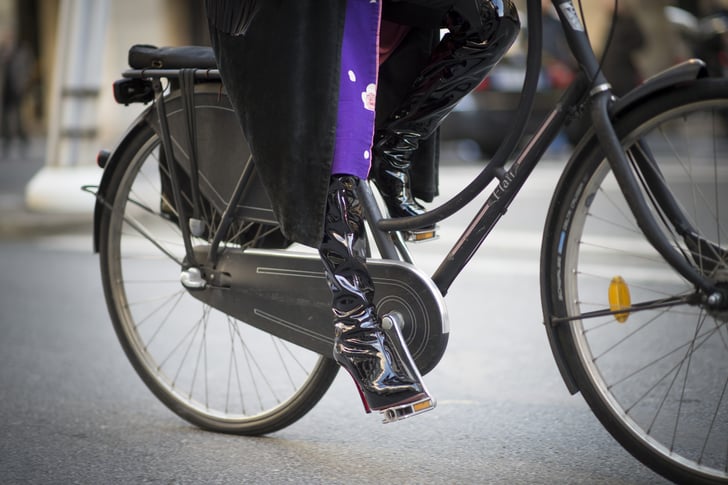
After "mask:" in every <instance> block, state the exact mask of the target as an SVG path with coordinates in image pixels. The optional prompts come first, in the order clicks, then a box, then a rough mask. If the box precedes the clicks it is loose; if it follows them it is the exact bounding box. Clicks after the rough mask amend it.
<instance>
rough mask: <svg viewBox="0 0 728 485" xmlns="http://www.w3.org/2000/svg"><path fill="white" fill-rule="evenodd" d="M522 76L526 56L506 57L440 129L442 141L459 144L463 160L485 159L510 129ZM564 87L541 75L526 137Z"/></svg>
mask: <svg viewBox="0 0 728 485" xmlns="http://www.w3.org/2000/svg"><path fill="white" fill-rule="evenodd" d="M524 76H525V57H524V56H522V55H515V56H507V57H506V58H505V59H503V60H502V61H501V63H500V64H498V66H496V68H495V69H494V70H493V72H492V73H491V75H490V76H489V77H488V78H487V79H486V80H485V82H483V84H481V85H480V86H479V87H478V88H476V89H475V90H474V91H473V92H472V93H470V94H468V95H467V96H466V97H465V98H463V100H462V101H460V103H458V105H457V106H456V107H455V109H454V110H453V112H452V113H450V115H448V117H447V118H445V120H444V121H443V123H442V125H441V126H440V136H441V140H443V141H445V142H448V141H450V142H462V143H463V145H462V147H463V148H464V149H468V150H469V152H470V153H468V154H462V156H463V157H464V158H477V157H481V158H488V157H491V156H492V155H493V154H494V153H495V152H496V150H497V149H498V147H499V145H500V143H501V142H502V141H503V140H504V139H505V137H506V135H507V134H508V131H509V130H510V129H511V128H512V126H513V121H514V118H515V115H516V109H517V107H518V102H519V100H520V98H521V89H522V87H523V78H524ZM562 91H563V88H561V87H560V88H556V87H554V86H553V84H552V82H551V81H550V80H549V79H548V77H547V76H546V74H545V73H542V74H541V76H540V79H539V83H538V92H537V94H536V97H535V100H534V106H533V111H532V113H531V118H530V120H529V122H528V124H527V125H526V134H532V133H534V131H535V130H536V129H537V128H538V125H539V124H540V122H541V121H542V120H543V119H544V118H545V117H546V115H547V114H548V112H549V111H550V110H551V109H552V108H553V107H554V106H555V105H556V101H557V100H558V98H559V96H560V95H561V93H562Z"/></svg>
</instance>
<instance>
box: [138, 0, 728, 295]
mask: <svg viewBox="0 0 728 485" xmlns="http://www.w3.org/2000/svg"><path fill="white" fill-rule="evenodd" d="M553 5H554V7H556V9H557V11H558V14H559V17H560V19H561V24H562V27H563V30H564V34H565V36H566V39H567V41H568V43H569V46H570V49H571V51H572V53H573V54H574V57H575V58H576V60H577V62H578V64H579V68H580V69H579V73H578V75H577V77H576V79H575V81H574V82H573V83H572V85H571V86H570V87H569V88H568V89H567V90H566V91H565V93H564V94H563V95H562V97H561V99H560V100H559V102H558V103H557V105H556V106H555V107H554V109H553V110H552V111H551V112H550V113H549V115H548V116H547V117H546V119H545V120H544V121H543V122H542V124H541V126H540V128H539V129H538V130H537V132H536V133H535V135H534V136H533V137H532V138H531V140H530V142H529V143H528V144H527V145H526V146H525V147H524V148H523V149H522V150H521V152H520V154H519V155H518V156H517V157H516V158H515V160H514V161H513V162H512V163H511V164H510V166H509V167H508V169H507V170H506V168H505V167H506V165H507V164H508V161H509V160H510V159H511V155H512V154H513V152H514V151H515V147H516V145H517V143H518V141H519V140H520V139H521V137H522V134H523V130H524V128H525V124H526V120H527V119H528V117H529V116H530V112H531V108H532V106H533V100H534V97H535V93H536V91H537V82H538V77H539V73H540V68H541V49H540V48H537V47H538V46H540V45H541V37H542V31H541V27H542V18H541V17H542V12H541V3H540V1H539V0H527V6H528V9H527V15H528V25H529V30H528V45H529V49H528V55H527V67H526V77H525V79H524V85H523V95H522V98H521V101H520V103H519V107H518V110H517V114H516V120H515V122H514V126H516V127H518V129H516V130H513V131H512V132H511V133H509V136H508V137H507V138H506V140H504V143H503V144H502V145H501V146H500V147H499V149H498V151H497V152H496V154H495V155H494V157H493V158H492V159H491V160H490V161H489V162H488V164H486V166H485V167H484V168H483V170H482V171H481V173H480V174H479V175H478V176H477V177H476V178H475V179H474V180H473V181H472V182H471V183H470V184H469V185H468V186H466V187H465V188H464V189H463V190H462V191H461V192H460V193H458V194H457V195H455V196H454V197H453V198H451V199H450V200H448V201H446V202H445V203H444V204H442V205H441V206H439V207H437V208H434V209H432V210H429V211H427V212H426V213H424V214H422V215H418V216H413V217H402V218H384V217H383V216H382V214H381V212H380V211H379V208H378V206H377V203H376V201H375V198H374V195H373V194H372V192H371V189H370V188H369V186H368V185H367V184H361V185H360V196H361V199H362V203H363V205H364V208H365V211H366V215H367V219H368V220H369V221H371V222H372V224H371V225H372V228H373V231H372V233H373V238H374V241H375V243H376V245H377V248H378V249H379V252H380V254H381V255H382V257H384V258H385V259H404V260H405V261H409V256H408V254H407V250H406V248H405V247H404V243H403V241H402V239H401V237H400V235H399V231H403V230H407V229H414V228H418V227H422V226H427V225H433V224H435V223H437V222H440V221H442V220H444V219H446V218H447V217H450V216H451V215H453V214H454V213H456V212H457V211H459V210H460V209H462V208H463V207H465V205H467V204H468V203H470V202H471V201H472V200H474V199H475V197H477V196H478V195H479V194H481V193H482V192H483V191H484V190H485V188H486V187H487V186H488V185H489V184H490V183H491V182H492V181H493V180H495V179H498V181H499V183H498V185H497V187H496V188H495V189H494V190H493V191H492V192H491V194H490V196H489V197H488V199H487V200H486V202H485V203H484V205H483V206H482V208H481V209H480V210H479V211H478V213H477V215H476V216H475V217H474V218H473V220H472V222H471V223H470V225H469V226H468V227H467V229H466V230H465V232H464V233H463V234H462V235H461V237H460V238H459V239H458V241H457V242H456V243H455V245H454V246H453V248H452V249H451V250H450V251H449V252H448V254H447V256H446V257H445V259H444V260H443V261H442V263H441V264H440V266H439V267H438V269H437V270H436V271H435V273H434V274H433V276H432V280H433V281H434V282H435V285H436V286H437V288H438V289H439V291H440V292H441V293H442V295H445V294H447V291H448V289H449V288H450V286H451V284H452V282H453V281H454V280H455V278H456V277H457V276H458V275H459V274H460V272H461V271H462V270H463V269H464V267H465V266H466V265H467V264H468V262H469V261H470V259H471V258H472V257H473V255H474V254H475V252H476V251H477V250H478V248H479V247H480V246H481V245H482V243H483V242H484V241H485V239H486V237H487V236H488V235H489V234H490V232H491V230H492V229H493V228H494V227H495V225H496V224H497V222H498V221H499V219H500V218H501V217H502V216H503V215H504V214H505V213H506V211H507V210H508V207H509V206H510V204H511V202H512V201H513V199H514V198H515V197H516V195H517V194H518V192H519V191H520V189H521V188H522V187H523V185H524V183H525V181H526V180H527V179H528V177H529V176H530V174H531V173H532V171H533V169H534V168H535V166H536V165H537V164H538V162H539V161H540V160H541V157H542V156H543V154H544V153H545V152H546V150H547V148H548V147H549V146H550V144H551V143H552V142H553V140H554V139H555V138H556V136H557V135H558V133H559V132H560V130H561V128H562V127H563V126H564V125H565V124H566V123H567V121H568V120H569V118H570V117H571V116H573V115H574V112H575V111H579V110H580V108H581V107H582V106H583V105H584V104H585V103H586V102H589V103H590V105H591V119H592V122H593V124H594V132H595V134H596V137H597V139H598V141H599V143H600V146H602V148H603V149H604V151H605V154H606V156H607V159H608V161H609V163H610V166H611V168H612V171H613V172H614V174H615V178H616V179H617V182H618V184H619V186H620V188H621V190H622V192H623V193H624V195H625V198H626V199H627V202H628V204H629V207H630V209H631V211H632V212H633V214H634V216H635V218H636V220H637V223H638V225H639V227H640V228H641V230H642V231H643V232H644V233H645V236H646V237H647V239H648V240H649V241H650V243H651V244H652V245H653V246H654V247H655V249H656V250H657V251H658V252H659V253H660V254H661V255H662V256H663V257H664V258H665V260H666V261H667V262H668V263H669V264H671V265H672V266H673V267H674V268H675V269H676V270H677V271H678V272H679V273H680V274H682V275H683V276H684V277H685V278H686V279H687V280H689V281H690V282H692V283H693V284H695V285H696V286H697V287H698V288H700V289H701V290H703V291H704V292H705V293H706V294H709V295H712V294H718V295H719V296H720V297H721V298H723V296H724V295H722V293H720V292H718V290H717V289H716V287H715V286H714V285H713V284H712V283H711V282H710V281H709V280H708V279H707V278H706V277H705V276H704V275H703V274H701V273H699V272H698V271H697V270H696V269H695V267H694V266H693V265H691V264H690V263H689V262H688V261H687V260H686V258H685V257H684V255H682V254H681V253H679V252H677V251H675V250H674V249H673V247H672V246H671V244H670V241H669V240H668V239H667V238H666V236H665V235H664V234H663V232H662V231H661V230H660V228H659V227H658V226H657V223H656V222H655V220H654V217H653V215H652V214H651V213H650V210H649V207H648V205H647V203H646V202H645V200H644V197H643V195H642V192H641V190H640V188H639V183H638V181H637V180H636V178H635V175H634V173H633V171H632V169H631V168H630V162H629V160H628V158H627V156H626V154H625V152H624V150H623V149H622V147H621V144H620V143H619V139H618V137H617V135H616V134H615V132H614V128H613V126H612V123H611V118H610V108H611V102H612V101H613V100H614V97H613V95H612V94H611V88H610V86H609V84H608V82H607V80H606V79H605V78H604V76H603V74H602V73H601V70H600V66H599V62H598V60H597V58H596V56H595V54H594V52H593V50H592V48H591V45H590V43H589V39H588V37H587V35H586V32H585V29H584V27H583V25H582V23H581V20H580V16H579V15H578V13H577V11H576V8H575V7H574V5H573V2H572V1H571V0H553ZM144 74H146V75H147V76H149V77H152V78H154V77H167V76H168V75H169V71H163V70H160V71H156V70H147V71H145V72H144V73H142V74H141V75H142V76H143V75H144ZM197 78H198V79H215V80H219V73H218V72H216V71H210V70H198V71H197ZM188 84H190V83H188ZM155 88H156V91H157V100H156V104H157V112H158V115H159V117H160V127H161V131H162V132H163V133H162V137H161V138H162V145H163V149H164V150H165V152H167V153H168V155H169V156H171V155H172V150H171V141H170V140H169V139H168V128H167V126H166V121H165V118H166V116H165V113H164V100H163V97H164V96H163V93H162V90H161V86H160V85H159V84H158V83H155ZM181 88H186V89H189V85H187V86H181ZM486 129H487V127H486ZM164 132H166V134H165V133H164ZM193 162H194V160H193ZM171 165H174V164H171ZM639 167H640V170H641V171H642V172H644V173H645V174H646V176H645V179H646V181H647V183H648V186H650V189H651V190H652V192H653V193H654V194H656V196H657V199H658V202H659V203H660V205H661V206H663V207H669V208H672V207H675V202H674V200H673V199H672V196H671V195H670V193H669V191H668V190H665V189H664V187H662V186H661V184H662V182H661V180H662V177H661V174H660V173H659V168H658V167H657V166H656V164H654V163H645V162H644V161H643V162H642V163H640V164H639ZM193 170H194V168H193ZM245 176H246V174H243V177H245ZM171 178H172V186H173V188H172V191H173V193H174V196H175V198H177V197H178V196H179V193H180V192H179V187H178V186H177V185H178V184H177V183H176V180H175V179H176V177H175V176H174V173H172V177H171ZM653 185H654V187H653ZM240 187H241V184H238V188H240ZM241 192H242V191H241V190H237V189H236V190H235V194H234V195H233V197H232V198H231V200H230V201H229V206H230V207H235V206H236V205H237V204H238V202H239V199H240V197H241V196H242V195H241ZM175 203H176V205H177V207H178V210H180V211H184V207H183V205H181V204H180V201H178V200H175ZM193 211H194V205H193ZM232 212H233V211H226V213H225V214H224V215H223V217H222V220H221V225H220V226H219V228H218V230H217V233H216V234H215V238H214V244H213V250H212V251H211V254H210V255H209V258H210V259H209V261H213V262H214V261H215V260H216V259H217V251H216V249H217V246H218V244H219V243H220V241H221V240H222V238H223V236H224V231H226V230H227V227H228V225H229V223H230V221H231V220H232V218H233V214H232ZM669 212H670V213H669V214H668V216H669V219H670V221H671V223H673V224H674V225H676V226H678V227H680V228H681V229H680V230H681V231H682V233H683V234H689V233H690V232H691V231H690V229H691V228H690V227H689V224H688V223H687V221H686V220H685V218H684V217H682V215H681V214H680V213H679V211H677V210H675V211H669ZM188 216H189V215H188V214H184V213H180V221H186V220H188ZM182 225H183V226H184V224H182ZM182 231H183V237H184V239H185V242H186V246H187V245H189V239H190V237H189V236H190V230H189V228H188V227H183V228H182ZM701 242H702V241H698V243H701ZM187 249H188V251H187V253H188V257H189V258H192V259H190V260H188V263H190V264H194V254H193V252H192V251H190V249H189V248H187ZM726 296H728V295H726Z"/></svg>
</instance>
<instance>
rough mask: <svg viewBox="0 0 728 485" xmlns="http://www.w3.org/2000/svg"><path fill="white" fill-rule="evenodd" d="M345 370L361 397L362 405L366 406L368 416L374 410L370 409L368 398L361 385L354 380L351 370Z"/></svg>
mask: <svg viewBox="0 0 728 485" xmlns="http://www.w3.org/2000/svg"><path fill="white" fill-rule="evenodd" d="M344 369H345V370H346V372H347V373H348V374H349V377H351V380H352V381H354V385H355V386H356V390H357V391H359V397H360V398H361V403H362V405H363V406H364V411H365V412H366V413H367V414H369V413H371V412H372V408H371V407H369V403H368V402H367V398H366V396H365V395H364V391H363V390H362V388H361V386H360V385H359V383H358V382H357V381H356V379H355V378H354V375H353V374H352V373H351V372H349V369H346V367H344Z"/></svg>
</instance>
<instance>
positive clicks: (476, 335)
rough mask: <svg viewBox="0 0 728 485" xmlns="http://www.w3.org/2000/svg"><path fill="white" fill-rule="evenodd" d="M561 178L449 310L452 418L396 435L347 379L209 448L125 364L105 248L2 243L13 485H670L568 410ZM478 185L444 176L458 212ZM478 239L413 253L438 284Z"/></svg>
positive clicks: (446, 238)
mask: <svg viewBox="0 0 728 485" xmlns="http://www.w3.org/2000/svg"><path fill="white" fill-rule="evenodd" d="M557 168H558V164H557V163H555V162H554V163H552V164H551V165H547V166H544V167H539V168H538V169H537V172H536V177H534V178H533V179H532V180H529V182H528V183H527V186H526V188H525V192H524V193H523V194H522V196H521V197H519V199H518V200H517V201H516V203H515V205H514V206H513V207H512V209H511V211H510V212H509V213H508V214H507V215H506V217H505V218H504V219H503V221H502V224H501V225H500V226H499V227H498V228H497V229H496V231H495V232H494V233H493V237H492V238H491V239H489V240H488V241H487V242H486V245H485V246H484V247H483V248H481V250H480V252H479V253H478V254H477V255H476V257H475V258H474V259H473V261H472V263H471V264H470V265H469V266H468V268H467V269H466V271H465V272H464V273H463V274H462V275H461V277H460V278H459V279H458V280H457V281H456V282H455V284H454V285H453V287H452V288H451V291H450V293H449V294H448V296H447V298H446V303H447V305H448V310H449V315H450V324H451V337H450V345H449V347H448V351H447V353H446V355H445V356H444V358H443V359H442V361H441V363H440V365H439V366H438V367H437V368H436V369H435V370H434V371H432V372H431V373H430V374H428V375H427V376H426V382H427V384H428V386H429V388H430V390H431V392H432V393H433V394H434V395H435V396H436V398H437V399H438V407H437V409H436V410H435V411H434V412H431V413H427V414H425V415H422V416H420V417H417V418H415V419H411V420H406V421H403V422H399V423H395V424H390V425H382V424H380V423H379V418H378V417H377V416H373V415H369V416H367V415H365V414H364V413H363V410H362V407H361V404H360V402H359V398H358V396H357V393H356V391H355V388H354V386H353V384H352V383H351V382H350V381H349V379H348V376H346V375H345V374H344V373H340V374H339V376H338V377H337V379H336V382H335V383H334V385H333V386H332V387H331V389H330V390H329V392H328V393H327V395H326V396H325V397H324V399H323V400H322V401H321V402H320V403H319V404H318V405H317V406H316V407H315V408H314V409H313V411H311V412H310V413H309V414H308V415H306V416H305V417H304V418H303V419H301V420H300V421H299V422H297V423H295V424H294V425H292V426H290V427H288V428H286V429H284V430H282V431H279V432H277V433H274V434H272V435H269V436H266V437H260V438H246V437H239V436H229V435H222V434H215V433H210V432H205V431H201V430H199V429H197V428H195V427H193V426H191V425H189V424H188V423H186V422H184V421H182V420H181V419H179V418H178V417H177V416H176V415H175V414H173V413H172V412H171V411H169V410H168V409H166V408H165V407H164V406H163V405H162V404H161V403H159V402H158V401H157V400H156V399H155V398H154V397H153V396H152V394H151V393H150V392H149V391H148V390H147V389H146V387H145V386H144V385H143V383H142V382H141V380H140V379H139V378H138V377H137V375H136V374H135V373H134V371H133V369H132V367H131V365H130V364H129V363H128V361H127V360H126V358H125V356H124V354H123V352H122V350H121V347H120V346H119V344H118V342H117V340H116V337H115V335H114V333H113V329H112V326H111V323H110V321H109V318H108V315H107V313H106V308H105V303H104V299H103V294H102V291H101V286H100V277H99V271H98V262H97V258H96V255H94V254H93V253H92V251H91V238H90V232H89V231H80V232H73V233H66V234H56V235H53V236H41V237H34V238H32V239H23V240H17V239H16V240H12V241H8V240H6V241H0V288H1V291H0V330H1V333H0V482H2V483H81V484H102V483H129V484H139V483H165V484H184V483H341V484H360V483H361V484H364V483H392V484H400V483H402V484H405V483H406V484H409V483H415V484H416V483H435V484H438V483H453V484H455V483H458V484H461V483H508V484H531V483H534V484H540V483H544V484H556V483H559V484H567V483H573V484H600V483H603V484H652V483H664V481H663V480H662V479H661V478H660V477H658V476H657V475H655V474H654V473H652V472H651V471H650V470H649V469H647V468H646V467H644V466H643V465H641V464H640V463H639V462H637V461H636V460H635V459H634V458H632V457H631V456H630V455H629V454H627V453H626V452H625V451H623V450H622V449H621V447H620V446H619V445H618V444H617V443H616V442H615V441H614V440H613V439H612V438H611V437H610V436H609V435H608V434H607V432H606V431H604V430H603V429H602V428H601V426H600V425H599V423H598V422H597V420H596V418H595V417H593V415H592V414H591V412H590V411H589V409H588V408H587V406H586V404H585V403H584V401H583V399H582V398H581V397H580V396H578V395H577V396H571V395H569V394H568V392H567V390H566V388H565V386H564V385H563V383H562V381H561V378H560V377H559V375H558V371H557V369H556V366H555V364H554V362H553V359H552V357H551V354H550V350H549V348H548V343H547V339H546V335H545V332H544V329H543V327H542V324H541V310H540V301H539V290H538V247H539V242H540V231H541V228H542V226H543V216H544V214H545V211H546V207H547V205H548V200H549V198H548V194H549V189H550V188H552V187H553V185H554V183H555V176H556V173H557ZM477 169H478V165H476V164H471V165H458V166H451V167H450V166H449V167H447V168H446V169H444V170H443V186H442V190H443V192H444V194H445V195H447V194H448V193H451V192H452V191H453V190H454V187H455V186H456V185H457V184H458V183H462V181H463V180H465V179H466V178H467V177H472V176H473V175H474V173H475V171H476V170H477ZM476 208H477V207H473V208H470V209H469V211H468V212H470V213H472V211H473V210H474V209H476ZM466 223H467V218H466V217H463V216H458V217H455V218H453V220H452V221H450V222H446V223H445V224H443V225H442V226H443V227H442V228H441V238H440V239H439V240H438V241H435V242H430V243H425V244H421V245H418V246H417V247H415V248H414V249H413V254H414V256H415V258H416V261H417V262H418V264H420V265H421V266H422V267H423V268H424V269H426V270H427V271H428V272H431V271H432V270H433V269H434V268H436V267H437V264H438V262H439V261H438V260H437V256H438V255H439V257H440V258H441V257H442V256H443V255H444V252H445V251H446V250H447V249H448V248H449V247H450V246H451V244H452V243H453V241H454V240H455V236H456V234H457V233H458V231H462V230H463V229H464V226H465V224H466Z"/></svg>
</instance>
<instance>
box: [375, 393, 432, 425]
mask: <svg viewBox="0 0 728 485" xmlns="http://www.w3.org/2000/svg"><path fill="white" fill-rule="evenodd" d="M432 409H435V400H434V399H432V398H431V397H426V398H424V399H421V400H419V401H415V402H411V403H407V404H400V405H398V406H392V407H391V408H387V409H382V410H381V411H380V413H381V414H382V416H383V419H382V423H384V424H387V423H394V422H395V421H401V420H402V419H406V418H409V417H412V416H417V415H418V414H422V413H426V412H427V411H430V410H432Z"/></svg>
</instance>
